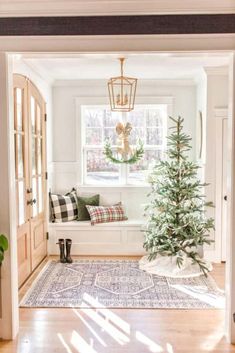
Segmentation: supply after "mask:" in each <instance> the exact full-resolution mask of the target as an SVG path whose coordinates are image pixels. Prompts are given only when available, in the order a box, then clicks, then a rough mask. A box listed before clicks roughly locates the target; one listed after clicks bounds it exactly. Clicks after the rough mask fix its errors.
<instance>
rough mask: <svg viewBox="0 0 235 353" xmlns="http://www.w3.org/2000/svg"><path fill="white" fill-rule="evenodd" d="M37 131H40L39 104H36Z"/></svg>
mask: <svg viewBox="0 0 235 353" xmlns="http://www.w3.org/2000/svg"><path fill="white" fill-rule="evenodd" d="M36 113H37V133H39V134H41V131H42V126H41V109H40V107H39V105H38V104H37V110H36Z"/></svg>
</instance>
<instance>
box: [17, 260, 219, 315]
mask: <svg viewBox="0 0 235 353" xmlns="http://www.w3.org/2000/svg"><path fill="white" fill-rule="evenodd" d="M20 306H21V307H31V308H35V307H57V308H58V307H76V308H79V307H81V308H89V307H92V308H102V307H108V308H164V309H168V308H174V309H175V308H176V309H207V308H223V307H224V295H223V292H222V291H220V290H219V289H218V288H217V286H216V283H215V281H214V280H213V278H212V277H211V276H208V277H207V278H205V277H204V276H200V277H196V278H186V279H174V278H166V277H160V276H157V275H151V274H149V273H146V272H144V271H142V270H139V266H138V261H130V260H106V261H101V260H98V261H97V260H94V261H92V260H79V261H75V262H74V263H72V264H61V263H59V262H56V261H50V262H49V263H48V264H47V266H46V267H45V268H44V269H43V271H42V272H41V273H40V274H39V276H38V278H37V279H36V280H35V282H34V284H33V286H32V287H31V289H30V290H29V291H28V293H27V294H26V295H25V297H24V298H23V300H22V301H21V304H20Z"/></svg>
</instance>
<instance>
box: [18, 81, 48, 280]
mask: <svg viewBox="0 0 235 353" xmlns="http://www.w3.org/2000/svg"><path fill="white" fill-rule="evenodd" d="M14 124H15V129H14V133H15V173H16V195H17V198H16V208H17V221H18V222H17V224H18V226H17V241H18V244H17V246H18V271H19V273H18V275H19V286H21V284H22V283H23V282H24V281H25V280H26V278H27V277H28V276H29V275H30V273H31V272H32V271H33V270H34V269H35V267H36V266H37V265H38V264H39V263H40V262H41V261H42V259H43V258H44V257H45V256H46V253H47V239H46V231H47V229H46V212H45V210H46V203H47V199H46V194H47V193H46V126H45V125H46V123H45V102H44V100H43V98H42V96H41V95H40V93H39V91H38V89H37V88H36V87H35V86H34V85H33V83H32V82H31V81H29V80H28V79H27V78H26V77H24V76H21V75H14Z"/></svg>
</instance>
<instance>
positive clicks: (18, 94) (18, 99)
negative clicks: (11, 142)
mask: <svg viewBox="0 0 235 353" xmlns="http://www.w3.org/2000/svg"><path fill="white" fill-rule="evenodd" d="M22 96H23V91H22V89H20V88H16V112H15V114H16V126H15V129H16V130H19V131H21V130H22V129H23V119H22V104H23V99H22V98H23V97H22Z"/></svg>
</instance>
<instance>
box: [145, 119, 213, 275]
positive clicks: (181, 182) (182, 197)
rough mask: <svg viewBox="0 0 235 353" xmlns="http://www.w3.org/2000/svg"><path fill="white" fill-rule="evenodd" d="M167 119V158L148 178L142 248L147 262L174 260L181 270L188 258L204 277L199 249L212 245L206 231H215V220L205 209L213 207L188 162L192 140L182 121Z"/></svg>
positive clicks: (192, 163)
mask: <svg viewBox="0 0 235 353" xmlns="http://www.w3.org/2000/svg"><path fill="white" fill-rule="evenodd" d="M170 119H171V120H172V122H173V124H174V126H173V127H172V128H171V129H173V132H172V133H171V135H170V136H169V137H168V144H167V145H168V148H167V153H166V154H167V158H166V159H165V160H161V161H159V162H157V163H156V165H155V166H154V168H153V170H152V172H151V174H150V183H151V188H152V190H151V193H150V194H149V197H150V198H151V201H150V204H149V205H148V206H147V207H146V211H147V214H148V217H149V219H148V222H147V227H146V230H145V235H146V239H145V242H144V248H145V249H146V250H147V251H148V253H149V257H148V260H149V261H152V260H154V259H156V257H158V256H165V257H166V256H171V257H173V256H174V258H175V259H176V264H177V266H178V267H179V268H180V267H181V266H182V264H183V262H184V259H185V258H190V260H191V263H192V264H193V265H195V264H197V265H198V266H199V268H200V271H202V272H203V273H204V274H205V275H206V273H207V272H208V267H207V264H206V262H205V261H204V260H203V259H202V258H201V257H200V256H199V253H198V249H199V247H202V246H203V245H204V244H210V243H211V242H212V241H211V240H210V239H209V231H210V229H214V220H213V219H212V218H206V214H205V208H206V207H208V206H213V204H212V203H211V202H206V201H205V196H204V195H203V188H204V187H205V186H206V185H207V184H204V183H202V182H201V181H200V180H199V178H198V176H197V174H198V169H199V166H198V165H197V164H196V163H194V162H191V161H190V160H189V156H188V151H189V150H190V149H191V146H190V141H191V138H190V136H188V135H186V134H185V133H184V132H183V121H184V119H182V118H181V117H178V119H173V118H170Z"/></svg>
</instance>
